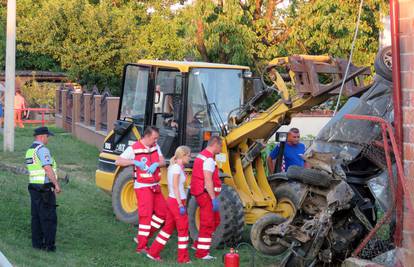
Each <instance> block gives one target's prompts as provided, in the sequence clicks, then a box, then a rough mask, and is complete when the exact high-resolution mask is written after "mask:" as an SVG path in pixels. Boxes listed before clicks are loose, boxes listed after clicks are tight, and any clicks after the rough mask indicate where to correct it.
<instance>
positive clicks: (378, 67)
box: [374, 46, 392, 82]
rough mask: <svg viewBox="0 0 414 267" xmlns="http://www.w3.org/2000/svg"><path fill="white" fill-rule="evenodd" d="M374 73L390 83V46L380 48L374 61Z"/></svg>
mask: <svg viewBox="0 0 414 267" xmlns="http://www.w3.org/2000/svg"><path fill="white" fill-rule="evenodd" d="M374 67H375V72H376V74H377V75H380V76H381V77H383V78H384V79H386V80H388V81H390V82H392V50H391V46H385V47H383V48H381V49H380V50H379V51H378V53H377V56H376V57H375V61H374Z"/></svg>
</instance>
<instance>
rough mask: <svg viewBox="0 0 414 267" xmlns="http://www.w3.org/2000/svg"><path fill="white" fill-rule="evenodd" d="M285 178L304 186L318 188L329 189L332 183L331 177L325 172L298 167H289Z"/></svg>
mask: <svg viewBox="0 0 414 267" xmlns="http://www.w3.org/2000/svg"><path fill="white" fill-rule="evenodd" d="M287 177H288V178H289V179H293V180H296V181H300V182H302V183H304V184H309V185H316V186H320V187H329V185H330V183H331V181H332V177H331V176H330V175H329V174H327V173H325V172H322V171H320V170H316V169H305V168H303V167H300V166H290V167H289V169H288V171H287Z"/></svg>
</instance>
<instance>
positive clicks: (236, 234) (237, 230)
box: [223, 185, 244, 247]
mask: <svg viewBox="0 0 414 267" xmlns="http://www.w3.org/2000/svg"><path fill="white" fill-rule="evenodd" d="M223 187H226V189H225V190H226V192H228V196H229V199H230V200H231V203H230V204H232V205H233V207H232V211H233V212H234V217H233V226H234V230H233V237H232V240H230V242H227V243H226V245H230V246H233V247H234V246H235V245H236V244H237V243H239V242H240V241H241V240H242V238H243V231H244V208H243V204H242V202H241V199H240V197H239V194H237V191H236V190H235V189H234V188H233V187H231V186H227V185H223Z"/></svg>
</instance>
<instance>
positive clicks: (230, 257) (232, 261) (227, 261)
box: [224, 248, 240, 267]
mask: <svg viewBox="0 0 414 267" xmlns="http://www.w3.org/2000/svg"><path fill="white" fill-rule="evenodd" d="M239 263H240V259H239V254H237V253H236V252H235V251H234V248H231V249H230V253H227V254H226V255H225V256H224V267H239Z"/></svg>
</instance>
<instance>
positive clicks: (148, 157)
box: [132, 141, 161, 184]
mask: <svg viewBox="0 0 414 267" xmlns="http://www.w3.org/2000/svg"><path fill="white" fill-rule="evenodd" d="M132 149H133V151H134V154H135V158H134V160H138V161H143V162H144V163H145V164H146V165H147V167H148V168H149V167H150V166H151V164H153V163H155V162H158V163H159V162H160V156H159V154H158V150H157V145H156V144H155V145H153V146H152V147H146V146H144V145H143V144H142V143H141V142H140V141H138V142H135V143H134V144H133V145H132ZM135 179H136V181H137V182H138V183H144V184H152V183H158V182H159V181H160V180H161V174H160V168H157V169H156V170H155V172H154V173H153V174H150V173H147V172H146V171H145V170H144V171H143V170H141V169H140V168H138V167H135Z"/></svg>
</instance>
